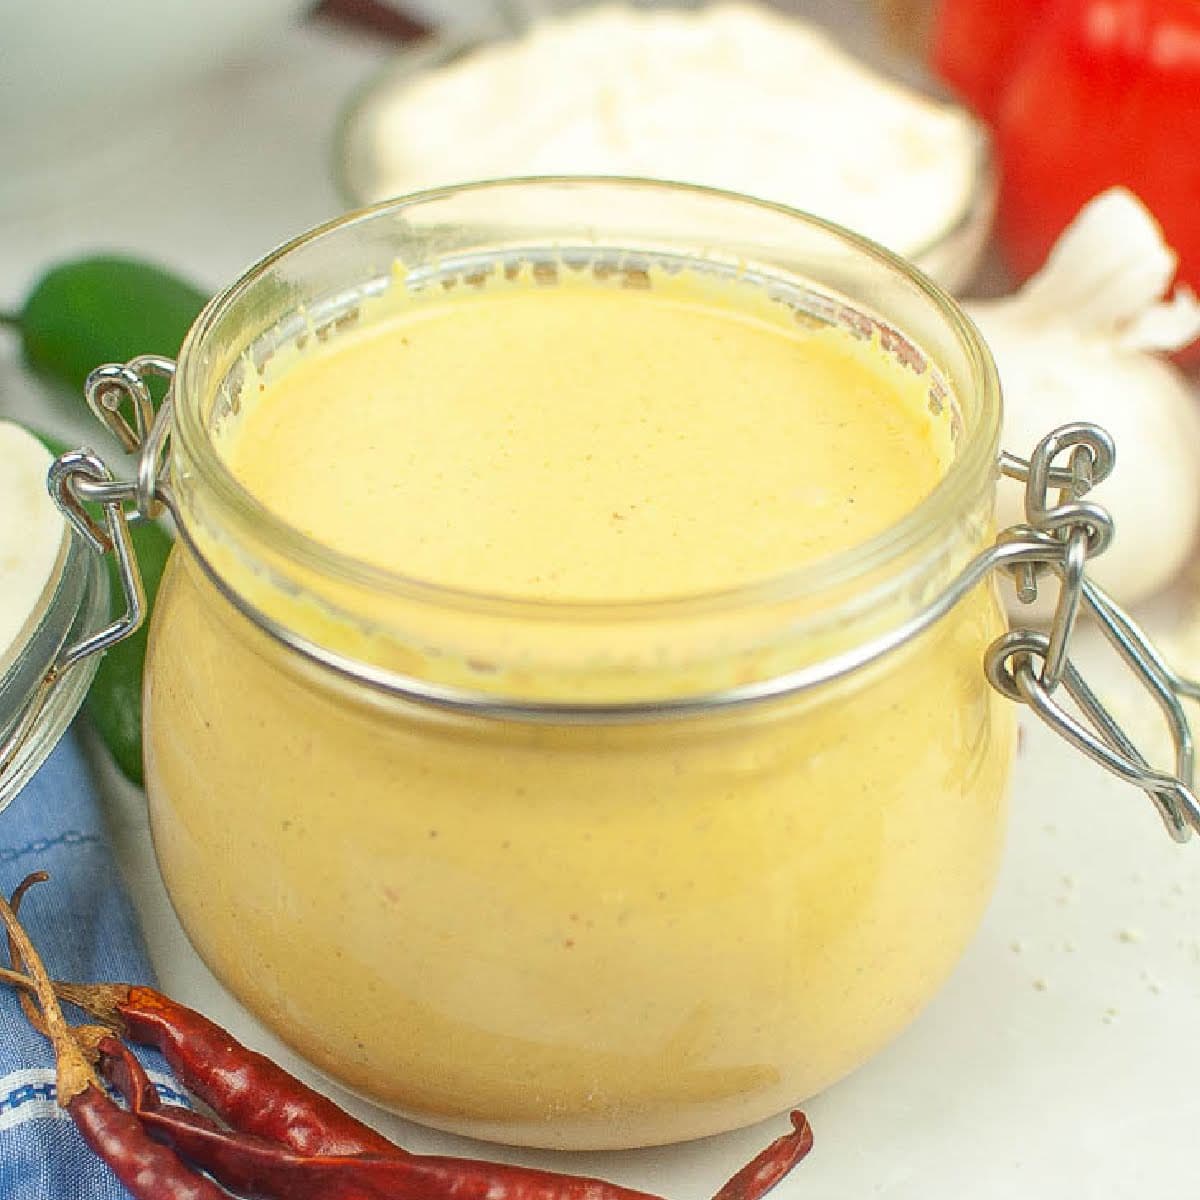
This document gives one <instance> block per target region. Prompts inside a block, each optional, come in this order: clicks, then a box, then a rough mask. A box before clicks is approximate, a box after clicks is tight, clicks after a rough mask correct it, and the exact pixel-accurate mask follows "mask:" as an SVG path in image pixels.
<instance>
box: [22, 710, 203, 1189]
mask: <svg viewBox="0 0 1200 1200" xmlns="http://www.w3.org/2000/svg"><path fill="white" fill-rule="evenodd" d="M37 870H45V871H48V872H49V873H50V881H49V882H48V883H43V884H39V885H38V886H37V887H35V888H33V890H32V891H30V892H29V894H28V895H27V896H26V898H25V902H24V904H23V906H22V910H21V916H22V923H23V924H24V925H25V928H26V929H27V930H28V931H29V934H30V936H31V937H32V939H33V942H34V945H35V946H37V948H38V950H39V951H40V952H41V955H42V957H43V958H44V959H45V961H46V965H47V968H48V969H49V971H50V974H51V975H52V976H54V977H56V978H59V979H74V980H80V981H84V982H90V981H92V980H114V981H121V982H128V983H152V982H153V977H152V974H151V970H150V964H149V960H148V959H147V956H146V950H145V946H144V944H143V942H142V937H141V933H140V931H139V929H138V923H137V918H136V916H135V915H134V912H133V908H132V906H131V905H130V902H129V898H128V896H127V895H126V893H125V889H124V886H123V884H122V882H121V878H120V875H119V874H118V871H117V866H116V863H115V861H114V859H113V854H112V850H111V848H110V846H109V845H108V842H107V840H106V838H105V834H104V829H103V823H102V820H101V815H100V805H99V800H98V797H97V795H96V787H95V784H94V782H93V780H92V778H91V776H90V773H89V771H88V766H87V763H86V761H85V760H84V757H83V754H82V752H81V750H80V747H79V745H78V743H77V742H76V740H75V736H74V735H73V734H68V735H67V736H66V737H65V738H63V740H62V741H61V742H60V743H59V745H58V747H57V748H56V749H55V751H54V753H53V754H52V755H51V756H50V757H49V758H48V759H47V761H46V763H45V765H44V766H43V767H42V768H41V770H40V771H39V772H38V773H37V774H36V775H35V776H34V777H33V779H31V780H30V781H29V783H28V784H27V785H26V786H25V788H24V789H23V790H22V791H21V793H20V794H19V795H18V796H17V797H16V799H14V800H13V802H12V803H11V804H10V805H9V807H8V808H7V809H5V810H4V811H3V812H0V887H2V888H3V889H4V894H5V895H9V894H11V892H12V890H13V888H14V887H15V886H16V885H17V883H19V882H20V880H21V879H22V878H24V877H25V876H26V875H27V874H28V873H29V872H31V871H37ZM2 944H3V943H2V942H0V945H2ZM3 961H4V963H5V965H7V954H4V955H3ZM66 1012H67V1019H68V1020H70V1021H72V1023H78V1022H83V1021H84V1020H86V1018H84V1017H82V1016H81V1015H80V1014H79V1013H78V1012H77V1010H72V1009H67V1010H66ZM139 1057H141V1058H142V1060H143V1062H145V1064H146V1066H147V1069H148V1070H149V1072H150V1077H151V1078H152V1079H153V1080H154V1081H155V1083H157V1084H158V1085H159V1090H160V1092H161V1093H162V1095H163V1097H164V1098H165V1099H168V1100H172V1101H175V1102H178V1103H186V1102H187V1101H186V1097H185V1096H183V1095H182V1094H181V1093H180V1091H179V1089H178V1088H177V1086H176V1085H175V1084H174V1082H173V1080H172V1079H171V1077H170V1075H169V1074H168V1073H167V1072H166V1068H165V1065H164V1063H163V1061H162V1060H161V1058H159V1057H158V1056H157V1055H156V1054H153V1053H148V1054H141V1053H140V1052H139ZM0 1198H2V1200H128V1193H127V1192H126V1191H125V1189H124V1188H123V1187H122V1186H121V1185H120V1184H119V1183H118V1182H117V1180H116V1179H115V1177H114V1176H113V1175H112V1174H111V1172H110V1171H109V1170H108V1168H107V1167H106V1166H105V1165H104V1164H103V1163H101V1162H100V1161H99V1160H98V1159H97V1158H96V1157H95V1155H93V1154H92V1152H91V1151H90V1150H89V1149H88V1148H87V1146H85V1145H84V1143H83V1140H82V1139H81V1138H80V1137H79V1135H78V1134H77V1133H76V1131H75V1127H74V1126H73V1125H72V1124H71V1121H70V1118H69V1117H68V1116H67V1115H66V1114H65V1113H64V1112H63V1111H62V1110H61V1109H60V1108H59V1107H58V1106H57V1104H56V1103H55V1090H54V1065H53V1056H52V1055H51V1053H50V1048H49V1046H48V1044H47V1043H46V1041H45V1039H44V1038H42V1037H41V1035H40V1034H38V1033H35V1032H34V1031H33V1030H32V1029H30V1027H29V1025H28V1023H27V1022H26V1020H25V1017H24V1014H23V1013H22V1012H21V1009H20V1006H19V1005H18V1003H17V1000H16V997H15V996H14V995H13V994H12V992H11V991H10V990H9V989H8V988H7V987H5V986H4V985H2V984H0Z"/></svg>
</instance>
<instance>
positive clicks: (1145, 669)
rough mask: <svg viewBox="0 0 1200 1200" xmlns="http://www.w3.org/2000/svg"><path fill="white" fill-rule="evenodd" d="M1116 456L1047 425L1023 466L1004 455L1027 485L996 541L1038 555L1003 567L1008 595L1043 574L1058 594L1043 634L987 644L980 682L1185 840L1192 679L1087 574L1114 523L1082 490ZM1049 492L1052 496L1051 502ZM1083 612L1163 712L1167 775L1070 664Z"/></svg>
mask: <svg viewBox="0 0 1200 1200" xmlns="http://www.w3.org/2000/svg"><path fill="white" fill-rule="evenodd" d="M1115 457H1116V455H1115V450H1114V447H1113V443H1112V439H1111V438H1110V437H1109V436H1108V434H1107V433H1105V431H1104V430H1102V429H1101V428H1100V427H1099V426H1096V425H1092V424H1090V423H1087V422H1076V423H1074V424H1071V425H1064V426H1062V427H1061V428H1059V429H1056V430H1054V431H1053V432H1052V433H1050V434H1048V435H1047V436H1046V437H1044V438H1043V439H1042V440H1041V441H1040V442H1039V443H1038V445H1037V447H1036V449H1035V450H1034V452H1033V454H1032V455H1031V456H1030V458H1029V460H1028V461H1025V460H1024V459H1021V458H1017V457H1015V456H1014V455H1011V454H1007V453H1006V454H1002V455H1001V459H1000V470H1001V472H1002V473H1003V474H1005V475H1007V476H1009V477H1010V478H1012V479H1016V480H1018V481H1020V482H1022V483H1024V484H1025V524H1023V525H1015V526H1012V527H1011V528H1009V529H1006V530H1005V531H1004V532H1003V533H1002V534H1001V535H1000V538H999V542H1000V544H1001V545H1003V544H1006V543H1020V544H1022V545H1023V546H1026V547H1029V548H1032V547H1040V548H1041V550H1042V552H1043V553H1042V554H1040V555H1038V554H1035V555H1034V556H1033V557H1032V558H1030V559H1025V560H1019V559H1014V560H1013V562H1012V565H1009V566H1007V567H1006V569H1007V570H1009V571H1010V572H1011V573H1012V575H1013V577H1014V580H1015V583H1016V589H1017V596H1018V598H1019V599H1020V600H1021V601H1022V602H1023V603H1026V604H1030V603H1032V602H1033V601H1034V600H1035V599H1036V598H1037V595H1038V588H1039V586H1040V581H1041V580H1042V579H1043V578H1044V577H1045V576H1046V574H1047V573H1048V572H1050V573H1053V574H1054V575H1055V576H1057V578H1058V581H1059V591H1058V601H1057V604H1056V606H1055V612H1054V619H1053V622H1052V623H1051V626H1050V631H1049V633H1043V632H1041V631H1039V630H1036V629H1014V630H1012V631H1011V632H1009V633H1007V634H1005V635H1004V636H1003V637H1001V638H998V639H997V640H996V641H995V642H993V643H992V645H991V646H990V647H989V649H988V653H987V658H986V663H985V665H986V670H987V675H988V679H989V680H990V681H991V682H992V684H993V685H994V686H995V687H996V688H997V689H998V690H999V691H1001V692H1002V693H1004V695H1006V696H1008V697H1010V698H1011V699H1013V700H1017V701H1019V702H1022V703H1025V704H1028V705H1029V706H1030V708H1032V709H1033V711H1034V712H1035V713H1037V715H1038V716H1039V717H1040V718H1041V719H1042V720H1043V721H1045V722H1046V724H1048V725H1049V726H1050V727H1051V728H1053V729H1054V730H1055V731H1056V732H1057V733H1059V734H1060V735H1061V736H1062V737H1064V738H1066V740H1067V741H1068V742H1070V743H1071V744H1072V745H1073V746H1075V747H1076V748H1077V749H1079V750H1081V751H1082V752H1083V753H1084V754H1086V755H1087V756H1088V757H1089V758H1091V759H1092V760H1093V761H1095V762H1097V763H1099V764H1100V765H1101V766H1103V767H1105V768H1107V769H1108V770H1109V771H1111V772H1112V773H1113V774H1114V775H1117V776H1118V777H1120V778H1121V779H1124V780H1127V781H1128V782H1130V783H1133V784H1136V785H1137V786H1138V787H1140V788H1141V789H1142V790H1143V791H1144V792H1145V793H1146V794H1147V796H1149V797H1150V799H1151V800H1152V801H1153V803H1154V805H1155V807H1156V808H1157V809H1158V812H1159V815H1160V816H1161V817H1162V820H1163V823H1164V825H1165V826H1166V828H1167V831H1168V832H1169V833H1170V834H1171V836H1172V837H1173V838H1174V839H1175V840H1176V841H1179V842H1184V841H1187V840H1188V838H1189V837H1190V835H1191V834H1192V832H1193V831H1195V832H1200V803H1198V802H1197V799H1196V796H1195V793H1194V792H1193V790H1192V789H1193V756H1194V747H1193V741H1192V731H1191V726H1190V724H1189V722H1188V717H1187V713H1186V712H1185V711H1184V708H1183V705H1182V704H1181V703H1180V698H1181V697H1184V696H1188V697H1192V698H1200V684H1196V683H1195V682H1193V681H1191V680H1187V679H1183V678H1181V677H1180V676H1179V675H1178V674H1176V672H1174V671H1173V670H1172V669H1171V668H1170V667H1169V666H1168V665H1167V664H1166V662H1165V661H1164V660H1163V658H1162V656H1161V655H1160V654H1159V653H1158V651H1157V650H1156V649H1155V648H1154V646H1153V645H1152V644H1151V643H1150V641H1149V639H1148V638H1147V637H1146V635H1145V633H1144V632H1143V631H1142V630H1141V629H1140V627H1139V626H1138V625H1137V623H1136V622H1134V621H1133V620H1132V618H1131V617H1129V615H1128V614H1127V613H1125V612H1124V611H1123V610H1122V609H1121V608H1120V606H1119V605H1117V604H1116V602H1115V601H1114V600H1113V599H1112V598H1111V597H1110V596H1109V595H1108V594H1107V593H1106V592H1104V591H1103V590H1102V589H1101V588H1099V587H1098V586H1097V585H1096V584H1095V583H1094V582H1092V581H1091V580H1090V579H1088V578H1087V572H1086V566H1087V562H1088V560H1089V559H1091V558H1094V557H1095V556H1096V555H1097V554H1102V553H1103V552H1104V551H1105V550H1106V549H1107V548H1108V546H1109V543H1110V542H1111V541H1112V536H1113V523H1112V518H1111V516H1110V515H1109V513H1108V512H1107V510H1105V509H1104V508H1103V507H1101V506H1100V505H1098V504H1095V503H1094V502H1092V501H1088V500H1084V499H1083V497H1084V496H1085V495H1086V494H1087V492H1088V491H1090V489H1091V488H1092V487H1093V486H1095V485H1096V484H1097V483H1100V482H1101V481H1102V480H1104V479H1105V478H1107V477H1108V475H1109V473H1110V472H1111V471H1112V468H1113V464H1114V461H1115ZM1051 492H1057V495H1056V496H1055V497H1054V498H1053V499H1052V498H1051ZM1083 607H1086V608H1087V609H1088V611H1090V612H1091V614H1092V615H1093V616H1094V617H1095V618H1096V620H1097V622H1098V624H1099V626H1100V629H1101V630H1102V631H1103V633H1104V636H1105V637H1106V638H1107V639H1108V641H1109V642H1110V643H1111V644H1112V646H1113V647H1114V648H1115V649H1116V651H1117V653H1118V654H1119V655H1120V657H1121V658H1122V659H1123V660H1124V662H1125V663H1126V664H1127V665H1128V667H1129V668H1130V670H1131V671H1132V673H1133V676H1134V678H1135V679H1136V680H1137V681H1138V682H1139V683H1140V684H1141V685H1142V687H1143V688H1145V689H1146V691H1147V692H1149V694H1150V695H1151V696H1152V697H1153V698H1154V700H1155V702H1156V703H1157V704H1158V706H1159V708H1160V709H1161V711H1162V713H1163V715H1164V717H1165V719H1166V722H1167V725H1168V728H1169V730H1170V733H1171V738H1172V741H1173V743H1174V748H1175V773H1174V774H1173V775H1172V774H1167V773H1164V772H1161V771H1156V770H1155V769H1154V768H1152V767H1151V766H1150V764H1149V763H1148V762H1147V760H1146V758H1145V757H1144V756H1143V755H1142V753H1141V752H1140V751H1139V750H1138V748H1137V747H1136V746H1135V745H1134V744H1133V742H1132V741H1131V740H1130V739H1129V737H1128V736H1127V735H1126V733H1125V732H1124V730H1122V729H1121V727H1120V726H1119V725H1118V724H1117V722H1116V721H1115V720H1114V719H1113V717H1112V715H1111V714H1110V713H1109V712H1108V710H1107V709H1106V708H1105V707H1104V705H1103V704H1102V703H1101V701H1100V699H1099V698H1098V697H1097V696H1096V694H1095V693H1094V692H1093V691H1092V689H1091V688H1090V687H1088V685H1087V683H1086V682H1085V681H1084V679H1083V678H1082V676H1081V675H1080V674H1079V671H1078V670H1077V669H1076V667H1075V666H1074V665H1073V663H1072V662H1071V659H1070V649H1071V638H1072V634H1073V632H1074V630H1075V625H1076V622H1077V619H1078V616H1079V613H1080V611H1081V608H1083ZM1060 687H1061V688H1062V689H1063V690H1065V692H1066V693H1067V695H1068V696H1069V697H1070V698H1071V699H1072V700H1073V701H1074V703H1075V705H1076V707H1077V708H1078V709H1079V711H1080V713H1081V714H1082V716H1083V718H1084V721H1086V722H1087V724H1085V723H1084V721H1080V720H1079V719H1078V718H1076V717H1075V716H1073V715H1072V714H1071V713H1070V712H1068V711H1067V710H1066V709H1065V708H1064V707H1063V706H1062V704H1061V703H1059V701H1058V699H1057V698H1056V695H1055V693H1056V692H1057V691H1058V690H1059V688H1060Z"/></svg>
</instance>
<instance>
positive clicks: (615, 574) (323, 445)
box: [229, 275, 945, 600]
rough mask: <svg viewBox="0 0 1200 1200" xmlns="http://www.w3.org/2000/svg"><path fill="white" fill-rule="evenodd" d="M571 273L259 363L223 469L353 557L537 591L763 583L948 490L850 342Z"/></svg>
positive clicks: (574, 596)
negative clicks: (267, 373) (266, 377)
mask: <svg viewBox="0 0 1200 1200" xmlns="http://www.w3.org/2000/svg"><path fill="white" fill-rule="evenodd" d="M589 280H590V277H589V278H588V279H579V278H577V277H574V276H572V275H567V276H565V277H564V278H562V279H561V280H560V281H559V282H558V283H557V284H556V285H553V286H549V285H542V286H539V285H537V284H536V283H534V282H531V281H529V280H527V279H521V280H518V281H515V282H506V281H503V280H493V281H492V282H491V283H490V284H489V285H488V286H487V287H484V288H482V289H481V290H480V291H479V292H477V293H475V294H467V295H465V296H461V295H457V294H455V293H444V292H442V291H441V289H438V290H437V291H436V292H435V293H434V295H433V296H431V297H422V296H418V297H417V298H415V299H410V300H409V302H408V304H406V305H404V306H403V307H402V311H400V312H399V313H397V314H395V315H393V316H391V318H390V319H387V320H384V321H382V322H378V323H373V324H370V325H368V327H367V328H365V329H362V330H360V331H358V332H356V333H354V334H351V335H349V336H345V337H343V338H342V339H340V341H339V342H338V343H337V344H334V345H330V347H329V348H328V350H327V351H326V352H325V353H323V354H321V355H316V356H312V355H310V356H308V357H306V358H304V359H302V360H301V361H299V362H297V363H294V364H293V365H292V366H291V368H290V369H286V370H284V371H282V372H274V373H273V374H274V378H272V379H271V380H270V381H269V382H267V383H266V384H265V390H264V391H262V392H261V393H260V394H259V395H257V396H255V395H254V394H253V393H252V394H251V395H250V397H249V399H248V403H247V412H246V414H245V415H244V417H243V418H242V419H241V420H240V421H239V422H238V424H237V426H236V428H235V429H234V430H232V431H231V436H230V438H229V442H230V445H229V462H230V465H231V467H232V468H233V471H234V474H235V475H237V477H238V478H239V479H240V480H241V481H242V482H243V483H244V484H245V485H246V487H247V488H248V489H249V490H250V491H251V492H252V493H253V494H254V495H255V496H257V497H258V498H260V499H261V500H263V501H264V502H265V503H266V504H267V505H268V506H269V507H271V508H272V509H274V510H275V511H277V512H278V513H280V514H281V515H282V516H284V517H285V518H286V519H287V520H288V521H289V522H291V523H292V524H294V525H296V526H298V527H299V528H300V529H301V530H303V531H304V532H305V533H306V534H309V535H310V536H312V537H314V538H316V539H317V540H319V541H321V542H324V543H325V544H326V545H330V546H336V547H338V548H339V549H340V550H342V551H344V552H346V553H348V554H352V555H354V556H355V557H357V558H361V559H363V560H365V561H367V562H371V563H375V564H377V565H379V566H382V567H386V568H389V569H390V570H393V571H398V572H400V573H402V574H404V575H408V576H412V577H415V578H418V579H425V580H430V581H433V582H436V583H440V584H444V585H447V586H451V587H455V588H463V589H468V590H471V591H482V592H488V593H495V594H502V595H512V596H526V597H532V598H536V599H554V600H560V599H569V600H598V599H601V600H614V599H618V600H624V599H645V598H649V597H659V596H666V595H680V594H689V593H694V592H704V591H710V590H717V589H725V588H731V587H735V586H737V585H739V584H745V583H749V582H752V581H755V580H761V579H763V578H765V577H769V576H772V575H777V574H779V573H782V572H784V571H787V570H788V569H790V568H794V567H798V566H802V565H804V564H805V563H808V562H811V561H813V560H814V559H818V558H821V557H824V556H826V555H828V554H830V553H833V552H835V551H838V550H843V549H846V548H848V547H851V546H854V545H857V544H859V543H861V542H863V541H865V540H866V539H867V538H868V537H870V536H872V535H873V534H876V533H879V532H880V531H881V530H883V529H884V528H886V527H887V526H888V525H890V524H891V523H893V522H894V521H895V520H896V519H897V518H898V517H900V516H901V515H903V514H904V513H906V512H908V511H909V510H910V509H912V508H913V507H915V505H916V504H917V502H918V501H919V500H921V499H922V498H923V497H924V496H926V495H927V494H928V493H929V492H930V491H931V490H932V488H933V486H934V484H935V483H936V482H937V480H938V479H939V478H940V477H941V474H942V468H943V456H944V454H945V450H944V447H942V446H941V445H939V444H938V441H939V436H940V438H942V439H944V436H945V433H944V424H943V423H939V422H937V421H935V420H934V418H933V417H932V416H931V415H930V414H929V413H928V412H924V411H921V410H922V409H923V408H924V405H925V402H926V399H927V396H926V393H927V389H928V381H925V385H924V387H922V383H921V381H920V380H919V379H918V378H916V377H915V376H913V375H912V374H911V373H906V372H905V371H904V369H903V367H901V366H900V365H899V364H897V363H895V362H893V361H891V360H889V359H886V358H884V357H883V356H882V355H880V354H879V353H878V349H877V348H875V350H874V352H873V353H869V354H868V353H864V352H863V346H862V344H861V343H860V342H858V341H856V340H855V338H854V337H853V336H852V335H851V334H850V333H848V332H847V331H846V330H844V329H839V328H812V327H810V326H807V325H804V324H800V323H798V322H797V321H796V320H795V316H794V313H793V311H792V310H791V309H789V308H787V307H786V306H784V305H783V304H779V303H776V304H771V303H769V302H763V300H762V298H761V296H760V295H759V293H758V291H757V289H754V288H752V287H751V285H749V284H741V285H736V284H730V283H726V284H724V285H720V284H716V283H713V282H708V283H706V282H705V281H703V280H702V279H700V278H699V277H695V276H690V277H685V278H683V279H673V280H672V279H666V278H657V279H656V286H655V287H653V288H648V289H644V290H631V289H628V288H623V287H620V286H617V285H609V286H601V285H598V284H597V283H596V282H595V281H594V280H590V281H589ZM739 300H740V301H741V302H742V306H743V307H740V308H739V307H731V304H730V302H731V301H733V302H735V303H736V302H737V301H739ZM898 399H899V400H900V403H898V402H897V401H898Z"/></svg>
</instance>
